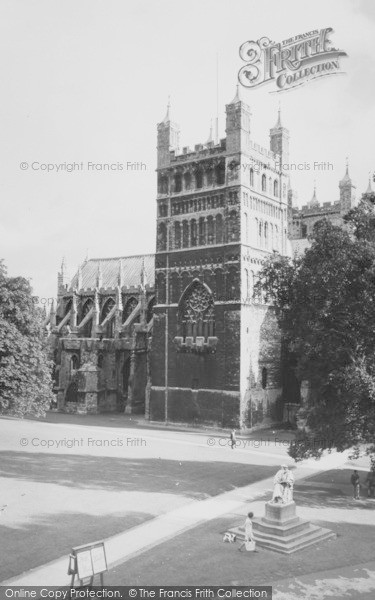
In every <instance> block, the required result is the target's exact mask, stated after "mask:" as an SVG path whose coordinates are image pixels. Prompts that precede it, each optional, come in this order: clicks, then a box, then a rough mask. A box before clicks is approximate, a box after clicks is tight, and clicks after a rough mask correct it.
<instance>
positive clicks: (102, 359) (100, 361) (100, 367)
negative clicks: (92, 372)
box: [98, 354, 104, 369]
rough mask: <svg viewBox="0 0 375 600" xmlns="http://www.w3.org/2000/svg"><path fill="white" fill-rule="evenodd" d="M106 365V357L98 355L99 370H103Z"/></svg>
mask: <svg viewBox="0 0 375 600" xmlns="http://www.w3.org/2000/svg"><path fill="white" fill-rule="evenodd" d="M103 365H104V356H103V354H99V355H98V367H99V369H102V368H103Z"/></svg>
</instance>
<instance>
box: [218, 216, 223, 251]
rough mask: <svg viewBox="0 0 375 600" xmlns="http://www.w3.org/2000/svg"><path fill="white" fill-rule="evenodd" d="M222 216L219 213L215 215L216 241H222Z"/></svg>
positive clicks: (220, 242) (219, 242)
mask: <svg viewBox="0 0 375 600" xmlns="http://www.w3.org/2000/svg"><path fill="white" fill-rule="evenodd" d="M223 241H224V240H223V216H222V215H221V214H218V215H216V243H217V244H222V243H223Z"/></svg>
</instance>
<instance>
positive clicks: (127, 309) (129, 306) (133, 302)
mask: <svg viewBox="0 0 375 600" xmlns="http://www.w3.org/2000/svg"><path fill="white" fill-rule="evenodd" d="M137 306H138V300H137V298H135V297H134V296H132V297H131V298H129V300H128V301H127V302H126V304H125V306H124V310H123V311H122V322H123V323H125V322H126V321H127V320H128V318H129V317H130V315H131V314H132V312H133V310H135V309H136V308H137ZM137 320H139V317H138V319H136V321H137Z"/></svg>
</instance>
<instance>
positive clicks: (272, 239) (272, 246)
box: [270, 223, 275, 250]
mask: <svg viewBox="0 0 375 600" xmlns="http://www.w3.org/2000/svg"><path fill="white" fill-rule="evenodd" d="M274 247H275V241H274V238H273V225H272V223H270V248H271V250H273V249H274Z"/></svg>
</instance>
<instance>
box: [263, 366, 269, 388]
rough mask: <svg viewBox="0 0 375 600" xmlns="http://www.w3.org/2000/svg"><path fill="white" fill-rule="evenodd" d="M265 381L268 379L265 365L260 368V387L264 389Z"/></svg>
mask: <svg viewBox="0 0 375 600" xmlns="http://www.w3.org/2000/svg"><path fill="white" fill-rule="evenodd" d="M267 381H268V371H267V369H266V367H263V369H262V388H263V389H264V390H265V389H266V387H267Z"/></svg>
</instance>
